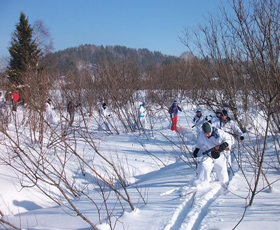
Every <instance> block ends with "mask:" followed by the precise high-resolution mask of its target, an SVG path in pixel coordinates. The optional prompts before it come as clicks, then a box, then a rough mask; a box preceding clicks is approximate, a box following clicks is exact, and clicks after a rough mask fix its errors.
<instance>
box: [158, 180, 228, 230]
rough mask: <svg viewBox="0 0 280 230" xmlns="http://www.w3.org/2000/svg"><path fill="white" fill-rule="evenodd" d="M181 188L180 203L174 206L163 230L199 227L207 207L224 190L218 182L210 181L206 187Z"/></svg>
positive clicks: (186, 229)
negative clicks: (173, 210)
mask: <svg viewBox="0 0 280 230" xmlns="http://www.w3.org/2000/svg"><path fill="white" fill-rule="evenodd" d="M178 190H179V189H178ZM182 190H183V191H182V192H181V194H180V195H179V196H180V197H181V199H182V203H181V204H180V205H179V206H178V207H177V208H176V210H175V212H174V214H173V216H172V218H171V219H170V221H169V223H168V224H167V225H166V226H165V228H164V230H175V229H180V230H191V229H199V226H200V224H201V222H202V221H203V219H204V217H205V216H206V215H207V213H208V209H209V208H210V207H211V205H212V203H213V202H214V201H215V200H216V199H217V198H218V197H219V196H220V195H221V194H222V193H223V191H224V189H223V188H222V186H221V185H220V184H219V183H218V182H214V183H211V184H210V186H209V187H207V188H206V187H198V188H196V187H192V188H189V187H184V188H183V189H182Z"/></svg>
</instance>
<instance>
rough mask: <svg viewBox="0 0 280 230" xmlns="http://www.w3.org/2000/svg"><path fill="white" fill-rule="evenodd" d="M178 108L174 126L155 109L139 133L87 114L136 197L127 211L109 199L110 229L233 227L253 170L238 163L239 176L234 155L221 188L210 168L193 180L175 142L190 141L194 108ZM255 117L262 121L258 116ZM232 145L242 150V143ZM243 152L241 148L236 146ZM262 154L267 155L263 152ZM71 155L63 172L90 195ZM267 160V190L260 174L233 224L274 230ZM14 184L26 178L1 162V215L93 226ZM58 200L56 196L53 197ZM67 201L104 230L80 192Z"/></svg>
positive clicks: (53, 225) (34, 222) (279, 189)
mask: <svg viewBox="0 0 280 230" xmlns="http://www.w3.org/2000/svg"><path fill="white" fill-rule="evenodd" d="M182 107H183V112H181V113H179V119H178V125H179V126H180V127H179V129H178V130H179V133H175V132H172V131H171V130H170V127H169V118H168V116H166V117H164V116H163V114H164V112H162V113H158V116H162V117H161V119H158V118H157V119H158V121H160V122H157V123H155V127H154V130H153V132H151V131H147V133H146V135H145V134H143V133H139V132H130V133H125V132H121V133H120V134H119V135H117V134H112V135H108V134H107V133H106V132H103V131H97V122H96V121H97V120H98V119H97V118H95V119H92V122H91V125H92V126H91V127H89V130H90V135H92V137H93V138H94V140H95V144H96V147H97V149H98V151H99V152H101V153H102V154H103V155H104V156H106V157H108V158H109V159H111V160H112V161H113V162H114V163H115V164H116V165H117V166H118V167H119V169H121V171H122V174H123V176H124V178H125V181H126V184H127V185H128V187H127V189H128V192H129V194H130V196H131V200H132V201H133V204H135V210H133V211H132V210H131V209H129V207H128V205H127V204H124V207H125V209H126V210H125V211H124V212H122V208H121V207H119V206H117V207H114V201H112V202H110V200H108V205H109V208H111V209H114V215H116V218H117V219H118V221H116V222H115V223H114V224H115V225H113V226H114V229H117V230H121V229H132V230H143V229H144V230H150V229H151V230H155V229H164V230H175V229H178V230H179V229H181V230H187V229H201V230H210V229H223V230H224V229H233V228H234V227H235V226H236V225H237V224H238V222H239V221H240V220H241V218H242V216H243V213H244V210H245V207H246V206H247V205H248V202H249V200H248V197H249V196H250V195H251V192H250V190H249V185H248V181H249V182H250V181H253V179H252V178H254V176H255V175H254V172H253V171H252V169H251V168H250V167H244V170H246V178H245V177H244V174H243V172H242V171H241V170H240V169H239V168H238V165H237V163H236V161H234V162H233V164H232V168H233V173H234V175H232V176H231V178H232V179H231V181H230V183H229V185H228V187H227V188H225V187H223V186H221V184H220V183H219V182H218V181H215V174H214V173H213V174H212V178H213V181H212V182H211V183H209V184H203V185H199V184H198V185H197V186H196V185H195V178H196V172H195V170H194V169H195V165H192V167H190V165H188V164H187V163H186V162H187V159H186V158H185V156H182V152H181V151H180V148H179V147H181V146H185V147H186V148H187V149H189V151H190V152H191V151H192V150H193V148H194V144H195V142H194V141H195V136H196V134H195V133H193V130H192V129H191V128H190V127H191V125H192V122H191V120H192V118H193V116H194V114H195V110H191V109H190V108H191V107H190V106H189V105H188V107H187V106H184V105H183V106H182ZM205 113H206V114H205V115H210V112H209V111H208V112H205ZM17 116H18V119H22V117H23V110H22V109H21V108H20V107H19V109H18V111H17ZM88 119H90V118H88ZM155 119H156V118H155ZM80 120H81V118H80V117H79V116H78V115H77V116H76V117H75V122H76V124H77V122H78V121H80ZM256 122H257V124H258V125H260V124H261V126H262V127H265V124H264V123H263V121H262V120H261V116H259V117H258V120H257V121H256ZM74 124H75V123H74ZM14 131H15V128H14V124H13V122H11V123H10V124H9V132H11V133H13V132H14ZM251 131H252V132H253V131H254V129H253V128H252V130H251ZM74 135H75V137H77V140H78V143H76V144H77V145H76V146H75V147H76V149H77V152H79V153H80V154H81V155H83V157H84V158H85V159H87V161H88V162H89V161H91V162H94V164H93V165H94V168H95V169H96V170H97V171H98V172H100V173H102V175H104V176H106V175H108V172H109V171H111V170H112V169H110V168H109V167H108V166H106V165H105V164H104V162H102V160H101V159H100V157H99V156H97V155H96V153H94V152H93V151H92V150H91V149H89V148H88V146H87V145H86V144H85V143H84V142H83V141H81V140H82V139H81V138H79V137H80V134H79V133H78V132H75V131H73V130H72V131H71V132H70V133H68V136H73V137H74ZM249 135H250V136H249ZM79 140H80V141H79ZM5 141H7V140H5V139H4V138H3V137H1V143H2V153H1V154H4V152H5V151H4V150H5V148H4V147H3V143H5ZM251 141H254V142H253V143H255V142H256V140H254V135H252V133H250V132H248V134H247V135H245V140H244V143H243V144H244V145H249V144H250V143H251ZM269 141H270V142H269V144H268V149H267V152H268V153H269V154H270V155H274V154H275V149H274V147H275V145H274V143H273V142H272V141H273V140H272V138H270V139H269ZM178 146H179V147H178ZM238 149H239V150H240V149H242V145H240V146H239V148H238ZM236 151H237V150H236ZM236 154H237V153H236ZM242 154H245V153H244V152H242ZM267 159H268V160H269V157H268V158H267ZM71 160H72V158H71V157H70V156H69V165H70V166H71V167H69V168H67V169H66V174H67V175H68V176H69V177H73V178H74V177H75V178H76V180H77V181H78V182H79V183H78V185H79V186H81V187H82V186H83V185H87V186H88V187H87V188H88V191H92V195H93V196H95V195H94V193H93V191H94V187H93V186H92V187H91V184H90V183H88V182H90V181H91V180H90V179H91V174H90V172H88V171H85V172H84V173H85V175H83V174H82V173H81V168H82V167H83V164H82V163H81V164H77V162H71ZM54 163H55V162H54ZM270 163H272V162H270ZM274 164H275V165H276V166H275V167H274V169H275V170H267V177H268V180H269V181H270V182H271V183H272V182H273V184H272V189H269V188H268V187H267V188H266V182H265V181H261V183H260V184H261V185H260V188H261V186H263V187H264V188H265V189H263V190H261V191H260V192H259V193H258V194H257V195H256V197H255V200H254V203H253V205H252V206H249V207H247V209H246V213H245V216H244V218H243V220H242V221H241V222H240V224H239V225H238V227H237V229H255V230H263V229H279V224H280V218H279V217H280V199H279V196H280V182H279V179H280V176H279V166H277V165H279V164H277V163H276V162H274ZM57 167H59V166H57ZM246 179H247V180H246ZM20 183H24V184H30V182H29V181H28V179H27V178H26V177H24V176H21V175H20V174H19V173H18V172H15V170H14V169H12V168H11V167H9V166H8V165H6V164H4V163H2V161H0V185H1V189H0V210H1V212H2V213H3V214H4V218H5V220H7V221H9V222H10V223H12V224H14V225H15V226H19V227H20V228H22V229H30V230H35V229H44V230H49V229H52V230H55V229H84V230H85V229H92V228H91V227H90V225H89V224H88V223H86V222H85V221H84V220H82V218H80V217H78V216H77V215H76V214H75V213H74V212H73V211H71V210H69V209H67V208H66V207H65V206H59V205H57V204H56V203H55V202H53V201H52V200H50V199H49V198H47V197H46V196H45V195H44V194H43V193H42V192H41V191H40V190H39V189H38V188H36V187H34V186H30V187H29V188H22V187H21V184H20ZM136 187H137V188H138V189H139V191H140V192H141V196H142V197H139V193H138V192H137V191H136V190H135V188H136ZM45 188H46V190H47V191H48V192H50V193H56V192H57V191H56V189H54V188H52V187H51V186H47V185H45ZM89 194H90V192H89ZM90 195H91V194H90ZM111 198H112V197H110V199H111ZM60 199H63V198H62V197H60ZM72 201H73V202H74V204H75V205H76V206H77V207H78V208H80V209H81V210H82V211H83V213H84V215H85V216H87V217H88V218H89V219H90V220H91V221H92V222H93V223H94V224H95V225H96V226H97V228H98V229H100V230H107V229H110V226H109V224H108V222H106V220H107V218H106V215H105V214H104V213H102V214H101V219H102V223H100V222H99V221H98V214H97V211H96V209H95V207H94V206H93V204H92V203H90V202H88V199H86V197H84V196H83V195H82V196H80V197H77V198H75V199H73V200H72ZM95 202H96V203H97V204H99V205H100V204H102V202H103V200H102V199H101V198H100V197H95ZM113 207H114V208H113ZM2 218H3V217H2ZM0 228H1V225H0Z"/></svg>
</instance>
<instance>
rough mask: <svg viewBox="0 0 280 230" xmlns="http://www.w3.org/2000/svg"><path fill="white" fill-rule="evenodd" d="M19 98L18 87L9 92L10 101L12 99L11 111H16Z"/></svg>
mask: <svg viewBox="0 0 280 230" xmlns="http://www.w3.org/2000/svg"><path fill="white" fill-rule="evenodd" d="M18 100H19V92H18V89H15V91H14V92H13V93H12V94H11V101H12V109H13V111H17V102H18Z"/></svg>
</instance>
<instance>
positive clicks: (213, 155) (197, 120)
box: [193, 108, 244, 186]
mask: <svg viewBox="0 0 280 230" xmlns="http://www.w3.org/2000/svg"><path fill="white" fill-rule="evenodd" d="M193 122H194V125H195V126H196V128H197V142H196V146H195V150H194V152H193V156H194V158H197V157H201V159H200V162H199V165H198V178H197V179H198V180H197V182H198V183H200V182H210V174H211V172H212V169H213V168H214V169H215V171H216V177H217V179H218V180H219V181H220V183H222V184H223V185H225V186H226V185H227V184H228V182H229V175H228V172H229V171H230V170H232V169H231V163H232V159H231V153H232V152H233V150H234V147H235V142H236V141H240V140H243V139H244V136H243V132H242V131H241V129H240V128H239V126H238V125H237V124H236V123H235V122H234V121H233V120H231V119H230V117H229V116H228V111H227V110H225V109H223V110H217V111H216V113H215V116H213V117H211V119H208V118H207V117H203V115H202V111H201V109H200V108H199V109H197V111H196V115H195V116H194V119H193Z"/></svg>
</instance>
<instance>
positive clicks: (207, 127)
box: [202, 121, 212, 133]
mask: <svg viewBox="0 0 280 230" xmlns="http://www.w3.org/2000/svg"><path fill="white" fill-rule="evenodd" d="M202 131H203V132H204V133H212V125H211V124H210V123H209V122H207V121H206V122H204V123H203V125H202Z"/></svg>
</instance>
